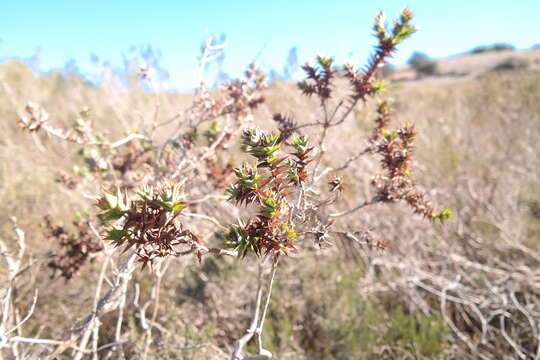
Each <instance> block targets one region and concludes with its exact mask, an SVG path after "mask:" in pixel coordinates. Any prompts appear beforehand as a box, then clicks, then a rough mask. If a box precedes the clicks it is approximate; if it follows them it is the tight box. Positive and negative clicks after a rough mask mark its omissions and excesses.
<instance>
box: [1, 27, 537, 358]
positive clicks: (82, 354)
mask: <svg viewBox="0 0 540 360" xmlns="http://www.w3.org/2000/svg"><path fill="white" fill-rule="evenodd" d="M405 20H406V21H405V23H403V24H402V25H403V27H404V29H407V26H410V25H409V24H408V22H407V21H408V20H407V19H405ZM405 35H407V36H408V34H405ZM405 35H403V36H404V37H407V36H405ZM384 36H387V37H392V36H394V37H395V36H399V34H395V33H393V32H392V31H390V30H388V31H387V33H386V34H379V35H378V38H377V37H376V38H375V39H374V41H375V42H378V43H379V46H378V47H377V50H376V51H375V55H374V57H373V58H372V59H371V60H369V61H368V62H367V64H368V65H367V67H365V68H362V69H363V70H361V71H360V72H356V69H350V68H349V69H347V68H345V69H344V68H343V66H342V65H341V64H333V63H331V59H328V58H319V59H317V61H316V62H315V63H314V64H312V65H309V66H307V67H306V68H305V70H306V79H307V82H305V83H301V84H300V85H297V84H295V83H293V82H286V81H274V82H268V83H266V82H265V81H264V80H263V75H262V74H261V73H259V71H258V70H257V69H256V68H255V67H254V66H253V67H250V68H249V69H248V71H247V77H246V79H243V80H242V81H240V82H232V83H229V84H225V85H224V86H223V87H222V88H216V89H206V88H202V87H201V88H200V89H198V90H197V92H195V93H193V94H188V93H178V92H168V91H162V90H158V91H155V89H157V88H159V86H158V85H157V84H156V79H155V78H153V75H152V73H151V72H150V70H149V69H145V68H143V69H141V70H140V71H138V72H134V73H128V74H125V79H127V80H126V81H122V82H120V81H119V80H118V79H115V78H114V77H110V78H108V79H104V80H103V81H102V82H101V83H100V85H99V86H95V85H90V84H88V83H87V82H86V81H85V80H83V79H81V78H80V77H78V76H77V75H76V74H66V73H61V72H50V73H46V74H43V73H37V72H34V71H32V70H31V69H30V68H29V67H28V66H27V65H26V64H24V63H23V62H19V61H16V60H7V61H4V62H2V63H0V119H1V123H0V126H1V129H0V131H1V135H2V136H1V137H0V198H1V199H2V200H1V201H0V228H1V232H0V275H1V280H0V288H1V290H0V298H1V299H2V302H1V311H0V313H1V315H0V347H1V349H0V358H1V359H200V360H202V359H216V360H217V359H269V358H270V357H272V358H274V359H310V360H323V359H534V358H536V359H538V358H539V357H540V337H539V336H540V179H539V174H540V172H539V168H540V145H539V143H538V141H539V140H538V139H539V138H540V49H538V48H536V49H531V50H527V51H517V50H516V51H511V50H508V51H486V52H482V53H478V54H470V53H469V54H465V55H461V56H455V57H452V58H448V59H443V60H438V61H435V64H436V69H435V70H434V71H432V72H431V73H422V74H418V73H417V72H415V69H414V68H413V67H412V66H410V65H407V66H403V67H397V68H395V69H394V70H393V71H392V72H391V74H389V75H385V76H384V81H385V84H383V83H382V82H381V81H382V80H383V76H382V75H381V74H379V70H378V65H379V64H381V62H380V59H379V58H378V56H379V57H381V59H382V58H384V56H386V55H388V53H390V52H392V51H393V48H392V49H390V47H392V46H393V45H389V43H388V42H386V43H385V42H384V41H385V39H386V40H387V38H385V37H384ZM412 36H414V34H413V35H412ZM400 41H401V40H400ZM403 41H407V40H403ZM396 43H397V44H398V45H397V47H398V48H399V41H396ZM209 52H211V50H210V49H209ZM209 55H211V54H209ZM371 70H373V73H369V72H370V71H371ZM363 71H367V72H368V73H367V74H366V72H363ZM125 79H124V80H125ZM388 98H392V101H390V100H386V99H388ZM270 293H271V297H270ZM256 311H257V313H256V314H255V312H256ZM263 323H264V328H263ZM246 330H247V331H246ZM261 331H262V333H261Z"/></svg>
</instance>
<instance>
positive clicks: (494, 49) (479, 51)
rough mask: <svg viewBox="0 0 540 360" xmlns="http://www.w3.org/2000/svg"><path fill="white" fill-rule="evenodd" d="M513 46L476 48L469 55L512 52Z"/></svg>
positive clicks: (498, 44)
mask: <svg viewBox="0 0 540 360" xmlns="http://www.w3.org/2000/svg"><path fill="white" fill-rule="evenodd" d="M515 49H516V48H515V46H514V45H511V44H505V43H497V44H493V45H484V46H478V47H475V48H474V49H472V50H471V54H483V53H488V52H501V51H514V50H515Z"/></svg>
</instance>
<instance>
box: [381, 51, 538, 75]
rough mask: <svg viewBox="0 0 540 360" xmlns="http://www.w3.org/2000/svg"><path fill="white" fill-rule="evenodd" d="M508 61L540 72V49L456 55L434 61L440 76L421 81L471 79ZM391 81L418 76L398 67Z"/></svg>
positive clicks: (408, 68) (404, 67) (408, 67)
mask: <svg viewBox="0 0 540 360" xmlns="http://www.w3.org/2000/svg"><path fill="white" fill-rule="evenodd" d="M508 59H519V60H518V61H515V60H514V62H516V63H526V64H527V70H530V71H535V72H536V71H540V48H538V47H536V48H533V49H532V50H522V51H517V50H516V51H511V50H507V51H485V52H477V53H473V52H472V51H471V52H469V53H466V54H462V55H456V56H452V57H449V58H445V59H434V61H436V62H437V66H438V69H439V75H438V76H436V77H426V78H424V79H422V80H421V81H430V80H434V79H440V80H442V79H445V80H451V79H460V78H471V77H476V76H478V75H481V74H484V73H487V72H489V71H492V70H493V69H494V68H495V67H496V66H497V65H499V64H501V63H502V62H504V61H507V60H508ZM391 79H393V80H403V81H406V80H416V74H415V72H414V71H413V69H412V68H411V67H410V66H409V65H405V66H400V67H396V69H395V72H394V74H393V75H392V77H391Z"/></svg>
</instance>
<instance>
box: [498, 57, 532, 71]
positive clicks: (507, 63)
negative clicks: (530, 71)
mask: <svg viewBox="0 0 540 360" xmlns="http://www.w3.org/2000/svg"><path fill="white" fill-rule="evenodd" d="M529 65H530V62H529V60H527V59H523V58H518V57H509V58H506V59H504V60H503V61H501V62H499V63H498V64H497V65H495V67H494V68H493V71H508V70H524V69H527V68H528V67H529Z"/></svg>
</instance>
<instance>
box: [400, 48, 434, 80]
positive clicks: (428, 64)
mask: <svg viewBox="0 0 540 360" xmlns="http://www.w3.org/2000/svg"><path fill="white" fill-rule="evenodd" d="M407 63H408V64H409V65H411V67H412V68H413V70H414V71H415V72H416V76H417V77H419V78H421V77H425V76H433V75H436V74H437V73H438V71H439V70H438V65H437V62H436V61H433V60H431V59H430V58H429V57H428V56H427V55H426V54H424V53H421V52H415V53H414V54H413V55H412V56H411V58H410V59H409V60H408V61H407Z"/></svg>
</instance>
